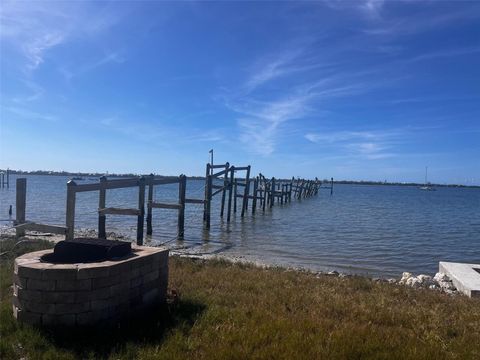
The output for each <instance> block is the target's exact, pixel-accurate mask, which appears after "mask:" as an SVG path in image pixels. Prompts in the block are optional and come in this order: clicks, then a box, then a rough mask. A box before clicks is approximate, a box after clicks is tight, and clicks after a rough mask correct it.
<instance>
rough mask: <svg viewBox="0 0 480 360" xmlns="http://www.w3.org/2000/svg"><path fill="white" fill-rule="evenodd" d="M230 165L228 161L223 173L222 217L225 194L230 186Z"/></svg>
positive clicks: (221, 215)
mask: <svg viewBox="0 0 480 360" xmlns="http://www.w3.org/2000/svg"><path fill="white" fill-rule="evenodd" d="M229 167H230V164H229V163H228V162H227V163H226V164H225V174H224V175H223V190H222V203H221V205H220V206H221V208H220V217H223V211H224V210H225V196H226V193H227V187H228V168H229Z"/></svg>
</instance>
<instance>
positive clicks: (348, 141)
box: [305, 129, 410, 160]
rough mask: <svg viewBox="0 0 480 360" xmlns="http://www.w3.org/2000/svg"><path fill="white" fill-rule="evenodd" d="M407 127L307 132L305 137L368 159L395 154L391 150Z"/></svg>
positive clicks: (407, 130)
mask: <svg viewBox="0 0 480 360" xmlns="http://www.w3.org/2000/svg"><path fill="white" fill-rule="evenodd" d="M409 131H410V130H409V129H391V130H374V131H333V132H328V131H325V132H321V133H320V132H316V133H307V134H305V138H306V139H307V140H308V141H310V142H312V143H316V144H319V145H322V146H324V147H331V148H335V149H337V150H341V151H343V152H346V153H348V154H349V155H351V156H358V157H361V158H365V159H369V160H377V159H384V158H389V157H394V156H397V154H396V153H395V152H394V151H392V150H393V149H394V148H395V146H396V145H399V144H401V143H402V142H403V141H404V138H405V137H406V135H407V134H408V132H409Z"/></svg>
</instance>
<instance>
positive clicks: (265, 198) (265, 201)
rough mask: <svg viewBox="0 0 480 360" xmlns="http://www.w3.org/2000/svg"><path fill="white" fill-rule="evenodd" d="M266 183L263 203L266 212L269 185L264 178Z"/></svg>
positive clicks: (263, 209)
mask: <svg viewBox="0 0 480 360" xmlns="http://www.w3.org/2000/svg"><path fill="white" fill-rule="evenodd" d="M263 184H264V191H263V204H262V211H263V212H265V206H266V205H267V198H268V187H269V185H268V184H267V181H266V179H263Z"/></svg>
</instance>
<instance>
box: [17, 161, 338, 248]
mask: <svg viewBox="0 0 480 360" xmlns="http://www.w3.org/2000/svg"><path fill="white" fill-rule="evenodd" d="M332 180H333V179H332ZM169 184H178V200H177V201H176V202H172V203H165V202H157V201H155V199H154V192H155V189H156V188H157V187H161V186H162V185H169ZM16 185H17V187H16V189H17V190H16V191H17V193H16V196H17V197H16V221H15V227H16V233H17V236H23V235H24V234H25V231H26V230H34V231H45V232H52V233H56V234H64V235H65V239H66V240H71V239H73V238H74V232H75V204H76V194H77V193H80V192H91V191H95V192H98V209H97V212H98V236H99V238H106V234H107V232H106V217H107V216H134V217H136V218H137V239H136V240H137V244H138V245H142V244H143V239H144V225H145V223H146V226H147V231H146V232H147V235H152V233H153V226H152V224H153V221H154V220H153V219H154V209H168V210H174V211H177V236H176V238H177V239H183V238H184V234H185V207H186V206H187V204H203V222H204V227H205V229H207V230H208V229H210V226H211V214H212V201H213V199H214V197H215V196H220V197H221V198H220V217H222V218H223V217H224V215H225V214H226V217H227V222H230V221H231V219H232V214H236V213H237V209H238V210H239V211H240V216H241V217H244V216H245V215H246V214H248V211H249V210H250V211H251V214H252V215H255V213H256V211H262V212H265V211H266V210H267V209H271V208H272V207H273V206H274V205H275V204H277V205H286V204H288V203H290V202H292V200H300V199H304V198H308V197H312V196H315V195H317V194H318V191H319V189H320V187H321V181H320V180H318V178H315V179H314V180H307V179H299V178H297V179H295V178H293V177H292V178H291V179H288V180H287V179H276V178H274V177H272V178H271V179H268V178H266V177H265V176H264V175H263V174H261V173H260V174H259V175H258V176H256V177H253V178H252V177H251V166H250V165H248V166H237V167H236V166H234V165H230V163H228V162H227V163H225V164H218V165H214V164H207V165H206V169H205V189H204V197H203V199H194V198H187V197H186V190H187V177H186V176H185V175H183V174H182V175H180V176H178V177H160V176H154V175H152V174H151V175H148V176H139V177H135V178H127V179H107V178H106V177H105V176H103V177H101V178H100V181H99V182H98V183H88V184H77V183H76V182H75V181H73V180H69V181H68V182H67V201H66V219H65V226H64V227H63V226H56V225H48V224H38V223H33V222H29V221H26V215H25V209H26V188H27V182H26V179H25V178H18V179H17V183H16ZM332 186H333V182H332ZM121 188H138V203H137V206H136V207H134V208H115V207H107V206H106V202H107V201H106V200H107V195H108V193H107V191H108V190H112V189H121ZM332 189H333V187H332ZM145 208H146V214H145ZM145 215H146V217H145Z"/></svg>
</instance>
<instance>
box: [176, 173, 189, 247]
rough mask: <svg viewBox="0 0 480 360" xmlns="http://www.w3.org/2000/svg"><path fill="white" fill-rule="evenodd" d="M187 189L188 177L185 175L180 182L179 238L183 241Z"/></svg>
mask: <svg viewBox="0 0 480 360" xmlns="http://www.w3.org/2000/svg"><path fill="white" fill-rule="evenodd" d="M186 189H187V177H186V176H185V175H183V174H182V175H180V181H179V182H178V205H180V209H178V224H177V230H178V231H177V233H178V238H179V239H183V236H184V233H185V194H186Z"/></svg>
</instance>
